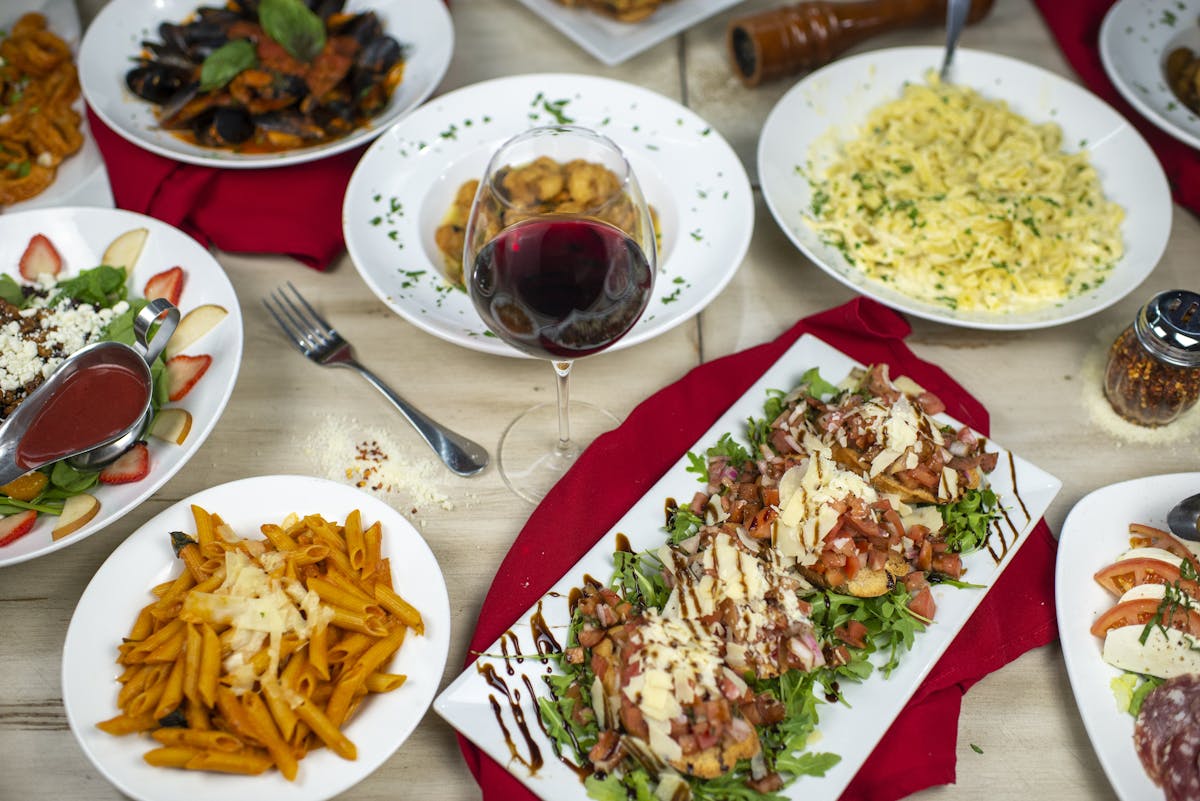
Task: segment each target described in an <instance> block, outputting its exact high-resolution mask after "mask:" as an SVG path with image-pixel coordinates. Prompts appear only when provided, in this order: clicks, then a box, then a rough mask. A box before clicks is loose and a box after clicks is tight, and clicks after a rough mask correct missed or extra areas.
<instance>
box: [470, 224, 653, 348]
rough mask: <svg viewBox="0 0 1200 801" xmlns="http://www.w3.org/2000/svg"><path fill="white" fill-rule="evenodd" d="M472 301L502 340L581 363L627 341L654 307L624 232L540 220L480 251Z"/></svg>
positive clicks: (644, 266)
mask: <svg viewBox="0 0 1200 801" xmlns="http://www.w3.org/2000/svg"><path fill="white" fill-rule="evenodd" d="M469 279H470V281H471V282H472V292H471V293H470V294H471V299H472V300H473V301H474V303H475V308H476V309H477V310H478V311H479V315H480V316H481V317H482V318H483V321H484V322H485V323H486V324H487V326H488V328H489V329H491V330H492V331H493V332H494V333H495V334H496V335H497V336H499V337H500V338H502V339H504V340H505V341H506V342H508V343H509V344H511V345H512V346H513V347H516V348H518V349H520V350H522V351H524V352H525V353H528V354H530V355H531V356H538V357H541V358H545V359H551V360H554V359H576V358H579V357H581V356H586V355H588V354H590V353H595V352H597V351H600V350H603V349H604V348H607V347H608V346H609V345H611V344H612V343H614V342H616V341H617V340H618V339H620V338H621V337H622V336H624V335H625V334H626V333H627V332H628V331H629V329H630V328H632V327H633V324H634V323H635V322H636V321H637V319H638V317H639V316H641V314H642V312H643V311H644V310H645V308H646V304H647V303H649V301H650V291H651V288H652V287H653V284H654V281H653V274H652V268H651V267H650V264H649V263H648V261H647V259H646V255H645V253H643V252H642V249H641V247H639V246H638V244H637V243H636V242H634V241H633V240H632V239H631V238H630V237H629V236H628V235H627V234H625V233H624V232H622V231H621V230H620V229H618V228H615V227H613V226H612V225H609V224H608V223H604V222H600V221H598V220H593V219H588V218H580V217H561V218H560V217H539V218H534V219H529V220H525V221H523V222H519V223H517V224H516V225H513V226H511V227H509V228H507V229H505V230H504V231H502V232H501V233H500V234H499V235H498V236H497V237H496V238H495V239H493V240H492V241H491V242H489V243H488V244H487V245H485V246H484V247H483V248H482V249H480V251H479V254H478V256H477V257H476V259H475V262H474V264H473V265H472V269H471V273H470V276H469Z"/></svg>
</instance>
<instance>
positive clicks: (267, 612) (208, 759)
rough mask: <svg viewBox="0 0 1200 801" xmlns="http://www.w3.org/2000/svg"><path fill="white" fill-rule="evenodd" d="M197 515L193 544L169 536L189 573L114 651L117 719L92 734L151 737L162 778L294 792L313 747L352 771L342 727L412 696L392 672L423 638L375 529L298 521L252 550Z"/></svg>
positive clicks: (354, 516) (269, 526)
mask: <svg viewBox="0 0 1200 801" xmlns="http://www.w3.org/2000/svg"><path fill="white" fill-rule="evenodd" d="M192 513H193V516H194V519H195V536H194V537H193V536H189V535H188V534H185V533H183V532H179V531H176V532H172V533H171V534H170V538H171V545H172V548H173V549H174V551H175V554H176V556H177V557H178V558H179V561H180V563H181V565H180V567H181V570H180V573H179V574H178V576H177V577H176V578H175V579H173V580H171V581H169V582H166V583H164V584H161V585H159V586H157V587H154V588H152V589H151V595H152V596H153V598H152V600H151V601H150V603H148V604H147V605H146V606H145V607H144V608H143V609H142V610H141V611H140V612H139V613H138V615H137V617H136V619H135V621H134V623H133V626H132V628H131V630H130V632H129V636H128V637H126V638H125V640H124V641H123V642H122V643H121V644H119V645H118V646H117V650H118V653H119V656H118V657H117V664H119V665H122V666H123V667H124V671H123V672H122V673H121V675H120V676H119V677H118V679H117V680H118V682H119V683H120V684H121V689H120V690H119V691H118V693H117V706H118V707H120V710H121V713H120V714H118V715H116V716H115V717H113V718H111V719H109V720H106V721H102V722H100V723H97V724H96V725H97V727H98V728H100V729H101V730H103V731H105V732H108V733H109V734H113V735H117V736H121V735H126V734H134V733H141V732H146V733H148V734H149V736H150V737H151V738H152V739H153V744H152V745H153V747H152V748H151V749H150V750H148V751H147V752H146V753H145V755H144V758H145V760H146V762H147V763H149V764H151V765H156V766H160V767H170V768H182V769H185V770H206V771H216V772H221V773H237V774H258V773H263V772H265V771H267V770H269V769H270V768H272V767H275V768H277V769H278V770H279V772H280V774H281V775H282V776H284V777H285V778H287V779H288V780H293V779H295V778H296V776H297V774H298V772H299V760H300V759H302V758H303V757H304V755H305V754H306V753H308V751H309V750H311V749H313V748H319V747H322V746H324V747H327V748H329V749H330V750H331V751H333V752H334V753H336V754H338V755H339V756H341V757H343V758H345V759H355V758H356V756H357V749H356V748H355V745H354V743H353V741H351V740H350V739H349V738H348V737H347V736H346V735H345V734H344V733H343V732H342V730H341V729H342V727H343V726H344V725H345V724H346V722H347V721H348V720H350V719H351V718H352V716H353V714H354V711H355V710H356V709H357V708H358V706H359V703H360V702H361V701H362V699H363V698H364V696H366V695H368V694H370V693H378V692H390V691H392V690H395V689H397V688H399V687H401V686H402V685H403V684H404V681H405V676H403V675H400V674H392V673H388V672H387V666H388V663H389V662H391V661H392V658H393V657H394V656H395V654H396V652H397V651H398V650H399V649H400V647H401V645H402V644H403V642H404V640H405V638H406V637H407V636H409V634H412V635H413V636H420V635H421V634H422V633H423V631H424V629H423V623H422V620H421V614H420V612H419V611H418V610H417V609H416V608H414V607H413V606H412V605H411V604H409V603H408V602H407V601H405V600H404V598H403V597H402V596H401V595H400V594H399V593H398V592H397V590H396V589H395V588H394V587H392V583H391V575H390V574H389V567H388V564H389V563H388V561H387V559H386V557H385V556H384V555H383V554H382V553H381V547H380V543H381V539H382V538H381V536H380V535H381V532H380V527H379V524H378V523H374V524H366V523H364V521H362V520H361V517H360V514H359V512H358V510H355V511H353V512H351V513H350V514H349V515H348V516H347V518H346V521H345V524H344V525H339V524H337V523H333V522H330V521H328V520H325V519H324V518H322V517H320V516H319V515H307V516H304V517H299V516H296V515H291V516H289V517H288V519H286V520H284V521H283V522H282V523H280V524H274V523H266V524H264V525H262V527H261V532H262V534H263V539H259V540H249V539H243V538H241V537H239V536H237V535H236V534H235V533H234V532H233V530H232V529H231V528H230V527H229V526H228V525H227V524H225V523H224V522H222V521H221V519H220V518H219V517H218V516H216V515H213V514H210V513H209V512H208V511H206V510H204V509H202V508H200V507H198V506H193V507H192ZM410 629H411V630H412V631H411V632H410V631H409V630H410ZM147 745H151V743H150V742H147Z"/></svg>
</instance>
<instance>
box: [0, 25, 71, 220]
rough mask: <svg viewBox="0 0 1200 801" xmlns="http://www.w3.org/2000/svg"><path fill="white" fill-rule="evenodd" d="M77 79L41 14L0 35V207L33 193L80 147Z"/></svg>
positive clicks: (68, 51)
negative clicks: (76, 109)
mask: <svg viewBox="0 0 1200 801" xmlns="http://www.w3.org/2000/svg"><path fill="white" fill-rule="evenodd" d="M78 97H79V76H78V74H77V73H76V70H75V62H74V61H73V60H72V57H71V49H70V48H69V47H68V46H67V43H66V42H64V41H63V40H62V39H61V38H59V37H58V36H57V35H56V34H55V33H54V32H53V31H51V30H49V29H48V28H47V27H46V18H45V17H44V16H42V15H41V14H25V15H24V16H22V17H21V18H20V19H18V20H17V21H16V22H15V23H13V26H12V28H11V29H10V30H9V31H8V33H7V35H5V34H2V33H0V206H4V205H8V204H11V203H19V202H21V201H23V200H29V199H30V198H32V197H34V196H36V195H38V194H39V193H41V192H42V191H43V190H45V189H46V188H47V187H48V186H50V184H52V183H53V182H54V176H55V172H56V170H57V168H58V165H59V164H61V163H62V160H63V159H65V158H67V157H68V156H70V155H72V154H74V153H76V152H77V151H78V150H79V149H80V148H81V147H82V146H83V134H82V133H81V132H80V123H81V119H80V116H79V113H78V112H77V111H75V109H73V108H72V107H71V106H72V105H73V104H74V102H75V100H76V98H78Z"/></svg>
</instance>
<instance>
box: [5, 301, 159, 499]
mask: <svg viewBox="0 0 1200 801" xmlns="http://www.w3.org/2000/svg"><path fill="white" fill-rule="evenodd" d="M155 323H158V327H157V328H156V329H154V325H155ZM178 324H179V309H177V308H175V306H174V305H173V304H172V303H171V302H170V301H167V300H163V299H158V300H152V301H150V302H149V303H147V304H146V306H145V308H143V309H142V310H141V311H140V312H139V313H138V315H137V316H136V317H135V318H134V321H133V331H134V337H135V339H136V340H137V344H135V345H133V346H130V345H125V344H123V343H121V342H95V343H93V344H91V345H88V346H86V347H83V348H80V349H79V350H77V351H76V352H75V353H73V354H71V355H70V356H68V357H67V358H66V359H64V360H63V362H62V364H60V365H59V366H58V367H57V368H56V369H55V371H54V372H53V373H51V374H50V376H49V377H48V378H47V379H46V380H45V381H44V382H43V383H42V385H41V386H39V387H38V388H37V389H36V390H34V391H33V393H32V394H30V396H29V397H28V398H26V399H25V400H24V401H23V402H22V403H21V405H20V406H18V407H17V410H16V411H15V412H13V413H12V414H11V415H10V416H9V418H8V419H7V420H5V421H4V423H3V425H0V485H3V484H7V483H8V482H10V481H12V480H14V479H16V478H19V477H20V476H22V475H24V474H25V473H28V472H29V471H30V470H35V469H37V468H39V467H43V466H45V465H47V464H50V463H52V462H57V461H59V460H62V459H66V460H67V461H68V463H69V464H70V465H71V466H72V467H74V468H76V469H79V470H98V469H100V468H101V467H103V466H104V465H106V464H109V463H110V462H113V461H115V460H116V459H118V458H119V457H120V456H121V454H122V453H124V452H125V451H126V450H127V449H128V448H129V446H130V445H132V444H133V443H134V442H136V441H137V439H138V438H139V437H140V436H141V435H142V433H143V432H144V431H145V429H146V427H147V426H148V425H149V423H150V419H151V417H153V414H154V410H153V408H152V407H151V403H150V400H151V397H152V396H153V394H154V381H153V378H152V377H151V374H150V365H152V364H153V363H154V360H155V359H157V358H158V355H159V354H160V353H162V349H163V348H164V347H166V344H167V340H169V339H170V338H171V334H173V333H174V332H175V326H176V325H178ZM151 329H154V330H153V336H151Z"/></svg>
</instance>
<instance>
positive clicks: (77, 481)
mask: <svg viewBox="0 0 1200 801" xmlns="http://www.w3.org/2000/svg"><path fill="white" fill-rule="evenodd" d="M99 475H100V474H99V473H84V472H82V471H80V470H76V469H75V468H74V467H71V466H70V465H69V464H67V463H66V462H65V461H62V462H55V463H54V467H53V469H51V471H50V485H51V486H52V487H57V488H58V489H60V490H63V491H64V492H67V493H70V494H71V495H78V494H79V493H81V492H85V491H87V490H88V489H91V488H92V487H94V486H95V485H96V482H97V481H98V476H99ZM47 494H49V493H47Z"/></svg>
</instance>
